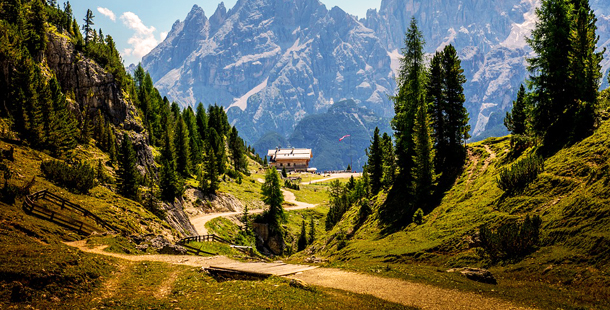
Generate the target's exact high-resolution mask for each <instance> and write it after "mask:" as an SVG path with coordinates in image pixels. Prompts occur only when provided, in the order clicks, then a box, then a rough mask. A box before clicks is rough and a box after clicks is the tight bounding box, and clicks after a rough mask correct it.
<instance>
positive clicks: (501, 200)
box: [305, 121, 610, 309]
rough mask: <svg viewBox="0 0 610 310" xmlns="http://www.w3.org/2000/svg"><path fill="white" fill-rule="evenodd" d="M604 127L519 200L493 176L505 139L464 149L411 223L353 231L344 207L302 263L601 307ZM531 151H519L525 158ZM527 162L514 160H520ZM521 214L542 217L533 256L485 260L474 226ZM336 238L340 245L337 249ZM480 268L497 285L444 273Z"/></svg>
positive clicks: (505, 156)
mask: <svg viewBox="0 0 610 310" xmlns="http://www.w3.org/2000/svg"><path fill="white" fill-rule="evenodd" d="M608 136H610V122H608V121H605V122H603V123H602V124H601V126H600V127H599V128H598V129H597V130H596V132H595V133H594V134H593V135H591V136H590V137H588V138H587V139H585V140H583V141H581V142H579V143H578V144H576V145H573V146H571V147H568V148H566V149H563V150H561V151H559V152H558V153H557V154H555V155H553V156H551V157H550V158H548V159H546V160H545V170H544V172H543V173H541V174H540V175H539V176H538V178H537V179H536V180H535V181H534V182H532V183H531V184H529V185H528V187H527V188H525V189H524V190H523V191H522V192H521V193H519V194H516V195H514V196H510V195H507V194H504V193H503V191H502V190H500V189H499V188H498V187H497V185H496V182H495V179H496V177H497V176H498V172H499V170H500V169H501V168H502V167H506V166H508V165H510V164H512V163H513V162H515V161H516V160H517V159H516V158H511V157H510V154H509V147H510V145H509V138H508V137H504V138H490V139H487V140H485V141H482V142H478V143H474V144H469V145H468V154H469V156H468V161H467V163H466V164H465V166H464V169H463V172H462V174H461V175H460V176H459V177H458V179H457V180H456V182H455V184H454V186H453V187H452V188H451V189H450V190H449V191H448V192H446V195H445V197H444V198H443V200H442V202H441V203H440V205H439V206H438V207H436V208H435V209H434V210H433V211H432V212H430V214H427V215H425V217H424V220H423V223H422V224H421V225H416V224H410V225H409V226H407V227H406V228H404V229H402V230H400V231H397V232H393V233H392V232H390V233H388V232H386V231H385V230H384V228H385V227H383V225H382V224H380V222H379V218H378V216H377V212H375V211H378V210H379V208H380V206H381V205H383V202H384V200H385V194H384V193H383V192H382V193H380V194H379V195H378V196H377V197H376V200H375V201H374V204H373V209H374V212H373V214H372V215H371V216H369V218H368V219H367V220H366V222H364V224H363V225H362V226H357V225H356V223H357V222H358V221H357V218H358V209H359V207H358V206H353V207H352V208H351V209H350V210H349V211H348V212H347V213H346V214H345V215H344V216H343V218H342V221H341V222H340V223H339V224H338V225H337V226H335V228H334V229H333V230H331V231H329V232H327V234H326V236H325V238H321V239H319V240H318V242H316V243H315V244H314V245H313V246H312V247H310V248H309V249H308V251H305V252H306V253H307V254H306V255H312V254H314V255H322V256H326V257H328V258H329V259H330V261H331V265H338V266H343V267H345V268H348V269H357V270H361V271H366V272H376V273H378V272H381V273H385V274H387V275H389V276H394V277H401V278H407V279H412V280H418V281H425V282H434V283H436V284H437V285H441V286H449V287H457V288H462V289H472V290H480V291H483V292H487V294H490V295H494V296H504V297H505V298H510V299H513V300H514V299H521V300H523V301H524V302H525V303H528V304H532V305H535V306H536V307H541V308H552V309H555V308H557V307H561V308H566V307H568V308H569V307H576V306H585V307H594V308H598V307H601V308H605V307H608V306H610V304H609V303H608V300H610V290H608V284H609V283H610V267H609V266H610V265H609V264H608V263H609V262H610V261H609V259H610V255H609V254H610V230H608V227H610V201H609V199H610V191H608V184H610V161H609V158H610V143H609V142H608V139H607V138H608ZM531 151H532V150H531V149H530V150H528V151H526V153H528V152H531ZM526 155H527V154H522V155H521V157H523V156H526ZM527 215H529V216H534V215H538V216H540V217H541V219H542V226H541V236H540V238H541V241H540V243H539V246H538V247H537V249H536V251H534V252H533V253H531V254H529V255H526V256H525V257H518V258H516V259H507V260H503V261H500V262H499V263H498V262H493V261H492V260H490V257H489V256H488V255H487V253H486V252H485V251H483V249H482V248H481V247H480V244H479V243H478V241H477V240H478V232H479V228H480V227H481V226H482V225H484V224H486V225H488V226H489V227H491V228H492V229H496V228H498V227H499V226H500V225H502V224H504V223H508V222H514V221H522V220H523V219H524V218H525V217H526V216H527ZM341 240H346V241H341ZM466 266H470V267H490V269H491V270H492V272H493V273H495V274H496V277H497V278H498V282H499V284H498V285H497V286H493V285H488V284H481V285H475V284H473V283H468V281H466V282H465V281H464V280H459V279H456V278H455V277H452V276H449V275H447V274H446V273H439V272H437V271H444V270H446V269H449V268H453V267H466Z"/></svg>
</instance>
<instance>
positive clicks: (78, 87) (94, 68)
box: [45, 32, 156, 174]
mask: <svg viewBox="0 0 610 310" xmlns="http://www.w3.org/2000/svg"><path fill="white" fill-rule="evenodd" d="M47 36H48V44H47V49H46V51H45V58H46V61H47V64H48V65H49V67H50V68H51V70H53V71H54V72H55V75H56V78H57V80H58V81H59V83H60V85H61V87H62V89H64V90H65V89H70V90H74V97H75V98H73V99H74V101H75V103H74V104H73V106H72V107H71V109H72V112H73V113H74V114H75V115H76V116H77V118H78V119H79V120H80V121H81V122H82V120H83V118H84V114H85V113H88V115H89V116H90V117H91V118H93V116H94V115H96V114H97V111H98V110H101V111H102V114H103V115H105V117H106V118H107V119H108V120H109V121H110V122H111V124H112V125H113V127H114V128H115V129H117V130H118V129H123V130H125V132H126V133H127V134H128V136H129V138H130V139H131V140H132V143H134V149H135V151H136V154H137V158H138V170H139V171H140V173H141V174H145V173H146V171H147V169H148V170H149V171H153V172H156V166H155V164H154V157H153V155H152V150H151V149H150V146H149V144H148V138H147V134H146V132H145V131H144V127H143V126H142V124H141V123H140V122H138V121H137V118H136V117H137V115H138V112H137V110H136V107H135V106H134V105H133V104H131V103H130V102H128V101H127V100H126V99H125V97H124V96H123V93H122V91H121V89H120V88H119V86H118V84H117V83H116V82H115V80H114V77H113V76H112V74H110V73H108V72H106V70H104V69H103V68H102V67H100V66H99V65H98V64H97V63H95V62H94V61H92V60H90V59H88V58H86V57H85V56H84V55H83V54H82V53H80V52H77V51H76V50H75V49H74V46H73V44H72V43H71V42H70V41H69V40H68V39H66V38H64V37H61V36H59V35H56V34H54V33H52V32H48V33H47ZM93 94H95V95H93ZM115 133H117V142H118V143H121V142H122V139H123V135H122V134H118V132H117V131H115Z"/></svg>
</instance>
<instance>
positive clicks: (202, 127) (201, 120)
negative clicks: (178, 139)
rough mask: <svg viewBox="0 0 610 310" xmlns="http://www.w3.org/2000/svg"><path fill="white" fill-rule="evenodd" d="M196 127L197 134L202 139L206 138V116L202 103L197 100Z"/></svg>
mask: <svg viewBox="0 0 610 310" xmlns="http://www.w3.org/2000/svg"><path fill="white" fill-rule="evenodd" d="M196 118H197V128H198V129H199V136H200V137H201V139H202V140H206V139H207V133H208V116H207V114H206V113H205V108H204V107H203V103H201V102H199V104H198V105H197V113H196Z"/></svg>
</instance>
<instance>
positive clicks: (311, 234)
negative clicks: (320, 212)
mask: <svg viewBox="0 0 610 310" xmlns="http://www.w3.org/2000/svg"><path fill="white" fill-rule="evenodd" d="M314 241H316V224H315V222H314V220H313V216H312V217H310V218H309V240H308V243H309V244H312V243H313V242H314Z"/></svg>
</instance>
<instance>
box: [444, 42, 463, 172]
mask: <svg viewBox="0 0 610 310" xmlns="http://www.w3.org/2000/svg"><path fill="white" fill-rule="evenodd" d="M442 67H443V74H444V81H445V83H444V95H445V100H446V101H445V113H446V124H445V128H446V131H445V135H444V136H445V137H446V139H447V142H448V144H447V147H448V152H450V154H452V156H451V158H453V159H455V160H456V162H452V163H451V164H452V165H461V164H462V160H463V159H464V156H465V155H466V147H465V146H464V143H465V142H466V140H467V139H468V138H470V135H469V133H468V132H469V131H470V125H468V121H469V117H468V111H467V110H466V108H465V107H464V102H465V101H466V98H465V97H464V86H463V85H464V83H466V77H465V76H464V70H463V69H462V65H461V61H460V58H459V57H458V55H457V51H456V50H455V48H454V47H453V45H451V44H450V45H447V46H445V48H444V50H443V59H442ZM447 157H448V156H447ZM445 164H447V163H445Z"/></svg>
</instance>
